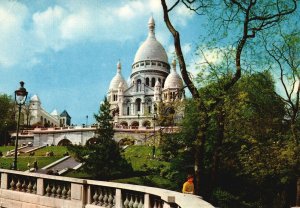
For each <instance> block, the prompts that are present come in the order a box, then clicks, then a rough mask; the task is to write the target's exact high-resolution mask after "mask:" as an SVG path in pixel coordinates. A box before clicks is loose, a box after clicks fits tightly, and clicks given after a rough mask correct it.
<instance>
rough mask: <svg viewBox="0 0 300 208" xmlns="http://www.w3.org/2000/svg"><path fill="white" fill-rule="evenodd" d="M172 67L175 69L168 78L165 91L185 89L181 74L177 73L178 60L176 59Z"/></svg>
mask: <svg viewBox="0 0 300 208" xmlns="http://www.w3.org/2000/svg"><path fill="white" fill-rule="evenodd" d="M172 67H173V68H172V71H171V73H170V74H169V75H168V76H167V78H166V81H165V86H164V89H168V88H182V87H183V82H182V79H181V77H180V76H179V74H178V73H177V72H176V60H175V59H174V60H173V62H172Z"/></svg>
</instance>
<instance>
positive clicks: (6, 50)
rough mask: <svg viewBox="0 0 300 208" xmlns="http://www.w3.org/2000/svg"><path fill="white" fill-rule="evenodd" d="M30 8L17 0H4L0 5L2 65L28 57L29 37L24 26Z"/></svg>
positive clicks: (0, 60)
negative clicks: (27, 43) (16, 0)
mask: <svg viewBox="0 0 300 208" xmlns="http://www.w3.org/2000/svg"><path fill="white" fill-rule="evenodd" d="M27 17H28V10H27V8H26V7H25V6H23V5H22V4H20V3H18V2H15V1H4V2H2V5H1V6H0V31H1V33H0V45H1V50H0V65H2V66H4V67H10V66H13V65H14V64H16V63H18V62H19V61H21V60H23V59H24V57H27V55H28V52H26V50H27V49H29V48H27V45H26V42H27V39H28V35H27V34H26V33H25V31H24V29H23V27H24V22H25V19H26V18H27Z"/></svg>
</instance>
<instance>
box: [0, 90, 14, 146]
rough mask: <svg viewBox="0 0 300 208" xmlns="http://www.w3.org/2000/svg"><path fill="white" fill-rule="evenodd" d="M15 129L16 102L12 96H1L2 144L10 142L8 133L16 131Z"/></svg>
mask: <svg viewBox="0 0 300 208" xmlns="http://www.w3.org/2000/svg"><path fill="white" fill-rule="evenodd" d="M15 127H16V122H15V109H14V102H13V100H12V99H11V97H10V96H8V95H6V94H0V138H1V140H0V144H5V143H7V142H8V136H9V135H8V131H11V130H14V129H15ZM4 140H5V141H4Z"/></svg>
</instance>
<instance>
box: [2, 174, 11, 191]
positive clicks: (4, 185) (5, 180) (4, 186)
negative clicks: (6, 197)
mask: <svg viewBox="0 0 300 208" xmlns="http://www.w3.org/2000/svg"><path fill="white" fill-rule="evenodd" d="M8 183H9V182H8V175H7V173H1V189H7V188H8Z"/></svg>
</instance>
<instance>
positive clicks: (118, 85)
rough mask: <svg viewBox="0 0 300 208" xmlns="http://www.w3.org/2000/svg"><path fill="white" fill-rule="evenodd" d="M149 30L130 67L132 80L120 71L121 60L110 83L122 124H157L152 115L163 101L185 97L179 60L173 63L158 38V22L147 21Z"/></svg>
mask: <svg viewBox="0 0 300 208" xmlns="http://www.w3.org/2000/svg"><path fill="white" fill-rule="evenodd" d="M148 28H149V33H148V37H147V39H146V40H145V42H144V43H143V44H142V45H141V46H140V47H139V49H138V51H137V52H136V55H135V58H134V62H133V64H132V68H131V75H130V83H127V82H126V81H125V79H124V78H123V76H122V74H121V68H122V67H121V63H120V62H118V64H117V74H116V75H115V76H114V77H113V79H112V80H111V82H110V86H109V90H108V93H107V97H108V100H109V102H110V104H111V110H112V112H113V116H114V124H115V125H116V126H122V127H128V128H130V127H133V126H135V127H141V126H143V127H150V126H154V122H153V117H154V115H155V114H157V113H158V112H159V111H158V108H159V106H160V104H161V103H169V102H172V101H175V100H181V99H182V98H183V95H184V94H183V82H182V79H181V78H180V76H179V75H178V74H177V72H176V61H175V60H173V62H172V70H171V73H170V68H171V67H170V65H169V62H168V56H167V54H166V52H165V49H164V48H163V46H162V45H161V44H160V43H159V41H157V40H156V37H155V22H154V19H153V18H152V17H151V18H150V19H149V22H148Z"/></svg>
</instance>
